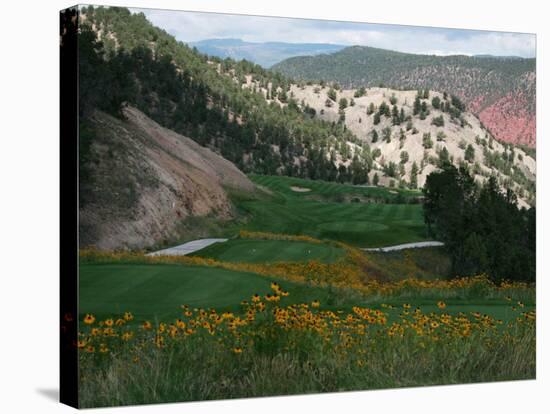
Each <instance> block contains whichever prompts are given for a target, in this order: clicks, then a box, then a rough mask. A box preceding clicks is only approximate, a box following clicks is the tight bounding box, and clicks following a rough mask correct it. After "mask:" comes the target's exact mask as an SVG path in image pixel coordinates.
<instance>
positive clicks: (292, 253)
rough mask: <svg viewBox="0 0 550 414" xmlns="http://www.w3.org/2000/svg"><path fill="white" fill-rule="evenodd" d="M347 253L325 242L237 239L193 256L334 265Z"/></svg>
mask: <svg viewBox="0 0 550 414" xmlns="http://www.w3.org/2000/svg"><path fill="white" fill-rule="evenodd" d="M343 254H344V251H343V250H342V249H341V248H338V247H336V246H331V245H329V244H325V243H323V244H317V243H307V242H301V241H281V240H250V239H236V240H228V241H227V242H225V243H216V244H213V245H211V246H208V247H206V248H204V249H202V250H199V251H197V252H195V253H194V254H193V256H200V257H208V258H212V259H217V260H220V261H224V262H247V263H273V262H302V261H309V260H318V261H322V262H325V263H331V262H334V261H336V260H337V259H338V258H340V257H342V256H343Z"/></svg>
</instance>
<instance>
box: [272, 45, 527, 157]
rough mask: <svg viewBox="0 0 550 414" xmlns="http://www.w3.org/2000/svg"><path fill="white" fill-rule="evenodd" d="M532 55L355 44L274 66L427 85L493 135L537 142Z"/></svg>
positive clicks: (357, 80)
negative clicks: (456, 100)
mask: <svg viewBox="0 0 550 414" xmlns="http://www.w3.org/2000/svg"><path fill="white" fill-rule="evenodd" d="M535 68H536V61H535V59H522V58H517V57H514V58H502V57H488V56H481V57H469V56H430V55H415V54H409V53H400V52H394V51H390V50H384V49H377V48H372V47H363V46H353V47H349V48H346V49H343V50H341V51H339V52H336V53H333V54H325V55H319V56H302V57H294V58H289V59H287V60H285V61H283V62H280V63H279V64H277V65H275V66H274V67H273V69H274V70H275V71H278V72H280V73H283V74H285V75H287V76H291V77H294V78H297V79H303V80H312V81H317V80H321V79H322V80H325V81H335V82H338V83H340V84H341V85H342V86H343V87H346V88H359V87H361V86H363V87H371V86H380V85H381V84H382V85H384V86H387V87H391V88H396V89H418V88H429V89H432V90H437V91H442V92H444V91H447V92H449V93H453V94H455V95H457V96H459V97H460V98H462V99H463V100H464V101H465V102H466V103H467V105H468V110H470V111H472V112H473V113H475V114H476V115H478V117H479V118H480V120H481V121H482V122H483V123H484V124H485V126H486V127H488V128H489V129H490V130H491V132H492V133H493V134H494V135H495V136H496V138H498V139H500V140H502V141H505V142H511V143H516V144H524V145H528V146H531V147H534V146H535V103H536V101H535V92H536V75H535Z"/></svg>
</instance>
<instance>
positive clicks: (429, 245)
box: [361, 240, 444, 253]
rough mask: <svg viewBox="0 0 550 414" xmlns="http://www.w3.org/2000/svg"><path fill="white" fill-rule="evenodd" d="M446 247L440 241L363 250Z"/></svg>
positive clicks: (378, 250) (380, 250)
mask: <svg viewBox="0 0 550 414" xmlns="http://www.w3.org/2000/svg"><path fill="white" fill-rule="evenodd" d="M439 246H444V244H443V243H442V242H440V241H435V240H432V241H424V242H417V243H405V244H397V245H395V246H387V247H371V248H367V249H361V250H365V251H367V252H384V253H385V252H394V251H397V250H404V249H417V248H420V247H439Z"/></svg>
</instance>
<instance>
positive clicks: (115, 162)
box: [80, 107, 254, 249]
mask: <svg viewBox="0 0 550 414" xmlns="http://www.w3.org/2000/svg"><path fill="white" fill-rule="evenodd" d="M123 113H124V116H125V117H126V120H120V119H117V118H114V117H112V116H110V115H107V114H105V113H103V112H99V111H96V112H94V114H93V115H92V116H91V117H89V119H88V120H86V121H85V122H84V124H83V125H84V126H83V128H84V131H82V130H81V135H82V134H83V133H84V134H87V135H88V136H91V137H92V138H91V139H90V142H91V145H90V146H89V151H88V153H87V156H86V157H85V159H84V160H83V159H82V151H81V164H82V165H83V167H82V169H81V179H80V243H81V247H85V246H95V247H97V248H100V249H121V248H132V249H137V248H146V247H148V246H152V245H155V244H158V243H159V242H164V241H166V240H170V239H171V238H179V237H182V236H183V237H185V235H182V234H181V228H178V225H179V224H180V223H181V222H182V221H183V220H184V219H185V218H189V217H197V216H199V217H204V216H208V217H213V218H216V219H228V218H230V217H231V215H232V206H231V203H230V200H229V198H228V195H227V190H228V189H233V190H236V191H251V190H253V189H254V185H253V184H252V182H251V181H249V179H248V178H247V177H246V176H245V175H244V174H243V173H242V172H241V171H239V170H238V169H237V167H235V166H234V165H233V164H232V163H231V162H229V161H227V160H226V159H224V158H223V157H221V156H220V155H218V154H216V153H214V152H213V151H211V150H210V149H208V148H204V147H202V146H200V145H198V144H197V143H196V142H194V141H193V140H191V139H189V138H187V137H184V136H182V135H178V134H176V133H174V132H173V131H170V130H168V129H166V128H163V127H161V126H160V125H158V124H157V123H156V122H154V121H152V120H151V119H149V118H148V117H147V116H145V115H144V114H143V113H141V112H140V111H138V110H137V109H135V108H132V107H127V108H124V110H123ZM81 142H82V137H81ZM81 146H82V144H81Z"/></svg>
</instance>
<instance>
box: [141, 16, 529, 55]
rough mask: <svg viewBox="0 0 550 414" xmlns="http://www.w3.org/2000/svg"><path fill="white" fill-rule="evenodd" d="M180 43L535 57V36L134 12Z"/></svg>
mask: <svg viewBox="0 0 550 414" xmlns="http://www.w3.org/2000/svg"><path fill="white" fill-rule="evenodd" d="M132 11H133V12H143V13H144V14H145V15H146V16H147V18H148V19H149V21H151V22H152V23H153V24H154V25H156V26H159V27H161V28H163V29H165V30H166V31H167V32H168V33H170V34H172V35H174V36H175V37H176V38H177V39H178V40H181V41H184V42H193V41H197V40H203V39H213V38H237V39H242V40H245V41H249V42H267V41H280V42H290V43H335V44H342V45H350V46H351V45H362V46H372V47H380V48H384V49H391V50H397V51H401V52H409V53H424V54H436V55H452V54H465V55H477V54H491V55H506V56H509V55H514V56H522V57H534V56H535V53H536V48H535V35H533V34H523V33H507V32H491V31H478V30H460V29H444V28H430V27H418V26H398V25H386V24H369V23H350V22H332V21H324V20H306V19H289V18H279V17H256V16H243V15H227V14H213V13H196V12H182V11H173V10H154V9H141V10H140V9H132Z"/></svg>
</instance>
